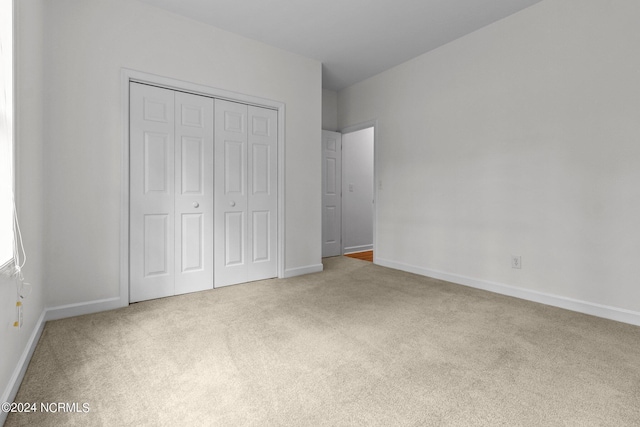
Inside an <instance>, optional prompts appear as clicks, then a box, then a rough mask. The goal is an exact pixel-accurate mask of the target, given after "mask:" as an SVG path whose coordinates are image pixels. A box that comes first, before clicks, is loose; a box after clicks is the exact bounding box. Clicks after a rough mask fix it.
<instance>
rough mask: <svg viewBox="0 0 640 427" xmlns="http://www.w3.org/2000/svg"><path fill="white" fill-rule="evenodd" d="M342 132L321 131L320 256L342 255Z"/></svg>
mask: <svg viewBox="0 0 640 427" xmlns="http://www.w3.org/2000/svg"><path fill="white" fill-rule="evenodd" d="M341 192H342V134H340V133H338V132H330V131H326V130H323V131H322V256H323V257H329V256H338V255H342V243H341V242H342V231H341V229H342V195H341Z"/></svg>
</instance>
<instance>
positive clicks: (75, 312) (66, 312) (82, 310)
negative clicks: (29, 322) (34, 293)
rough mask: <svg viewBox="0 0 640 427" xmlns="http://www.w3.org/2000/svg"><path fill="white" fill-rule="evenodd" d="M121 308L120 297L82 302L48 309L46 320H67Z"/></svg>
mask: <svg viewBox="0 0 640 427" xmlns="http://www.w3.org/2000/svg"><path fill="white" fill-rule="evenodd" d="M121 307H122V305H121V304H120V297H114V298H107V299H101V300H95V301H87V302H80V303H77V304H67V305H60V306H57V307H51V308H48V309H47V313H46V317H45V320H47V321H49V320H58V319H65V318H67V317H75V316H82V315H85V314H92V313H98V312H101V311H107V310H114V309H116V308H121Z"/></svg>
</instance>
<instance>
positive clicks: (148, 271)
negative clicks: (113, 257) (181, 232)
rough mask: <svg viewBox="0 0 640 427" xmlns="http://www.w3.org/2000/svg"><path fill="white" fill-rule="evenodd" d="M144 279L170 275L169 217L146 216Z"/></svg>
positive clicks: (162, 215) (158, 215) (164, 215)
mask: <svg viewBox="0 0 640 427" xmlns="http://www.w3.org/2000/svg"><path fill="white" fill-rule="evenodd" d="M143 222H144V237H143V241H144V277H149V276H159V275H164V274H168V272H169V271H168V268H167V267H168V262H167V261H168V258H169V256H168V253H167V251H168V250H169V241H168V239H169V215H168V214H148V215H145V216H144V220H143Z"/></svg>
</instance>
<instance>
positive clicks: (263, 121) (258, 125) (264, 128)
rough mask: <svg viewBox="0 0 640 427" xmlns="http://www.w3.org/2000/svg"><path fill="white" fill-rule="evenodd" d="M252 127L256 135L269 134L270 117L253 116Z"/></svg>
mask: <svg viewBox="0 0 640 427" xmlns="http://www.w3.org/2000/svg"><path fill="white" fill-rule="evenodd" d="M252 129H253V134H254V135H260V136H269V135H270V129H269V119H268V118H267V117H255V116H254V117H253V122H252Z"/></svg>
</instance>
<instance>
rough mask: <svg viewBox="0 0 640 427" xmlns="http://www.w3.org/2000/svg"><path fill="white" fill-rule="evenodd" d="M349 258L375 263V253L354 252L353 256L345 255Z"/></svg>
mask: <svg viewBox="0 0 640 427" xmlns="http://www.w3.org/2000/svg"><path fill="white" fill-rule="evenodd" d="M344 256H348V257H349V258H355V259H361V260H363V261H369V262H373V251H364V252H354V253H352V254H344Z"/></svg>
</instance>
